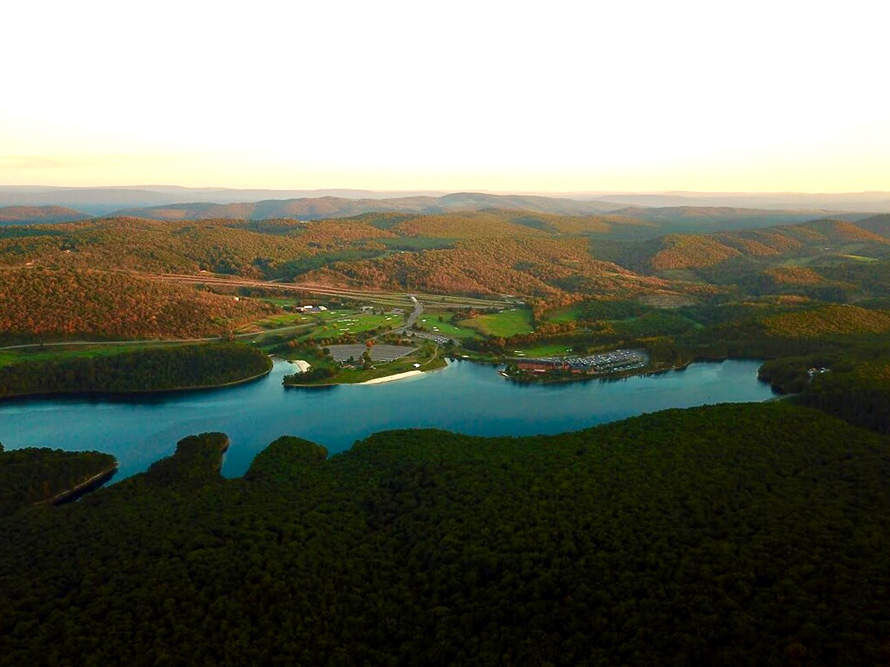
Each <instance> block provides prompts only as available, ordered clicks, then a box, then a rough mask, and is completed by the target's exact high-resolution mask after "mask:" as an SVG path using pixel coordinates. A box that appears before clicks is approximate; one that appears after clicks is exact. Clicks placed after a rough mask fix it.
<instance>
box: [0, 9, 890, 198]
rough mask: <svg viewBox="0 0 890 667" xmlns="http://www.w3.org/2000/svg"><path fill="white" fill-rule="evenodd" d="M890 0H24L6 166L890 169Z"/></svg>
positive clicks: (789, 178) (511, 179)
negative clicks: (887, 11)
mask: <svg viewBox="0 0 890 667" xmlns="http://www.w3.org/2000/svg"><path fill="white" fill-rule="evenodd" d="M883 4H884V3H883V2H882V0H871V1H868V2H864V1H857V0H849V1H847V2H844V3H813V2H796V1H795V2H792V1H785V0H771V1H770V2H761V1H759V0H748V1H746V2H735V1H725V2H713V0H710V1H708V2H697V1H696V2H691V1H687V0H673V1H672V2H664V1H663V0H659V1H655V2H648V1H644V0H638V1H636V2H615V1H614V0H611V1H609V2H602V1H598V0H597V1H588V2H559V1H554V0H550V1H548V2H546V3H545V2H540V1H539V2H522V1H521V0H514V1H513V2H485V1H484V0H476V1H475V2H464V1H463V0H455V1H452V2H448V3H424V2H416V0H415V1H412V2H387V1H386V0H377V1H375V2H367V1H363V2H318V1H313V2H304V1H291V2H287V3H278V2H264V1H262V0H254V1H253V2H250V3H246V2H238V3H235V2H227V1H225V0H216V1H215V2H202V1H190V0H178V1H176V2H167V1H166V0H153V1H152V2H142V1H133V2H119V1H115V2H105V1H98V0H78V1H77V2H70V0H65V1H50V2H46V1H44V2H41V1H40V0H27V1H24V0H10V2H9V3H6V4H5V5H4V10H3V13H2V14H3V17H2V18H3V23H4V24H5V27H4V31H3V32H4V36H3V39H2V40H0V58H2V61H0V62H3V63H4V65H3V77H2V89H0V184H6V185H22V184H36V185H67V186H96V185H136V184H149V183H155V184H157V183H163V184H175V185H184V186H200V187H204V186H219V187H268V188H292V189H310V188H341V187H342V188H363V189H376V190H486V191H491V192H607V191H613V192H619V191H650V192H652V191H668V190H693V191H733V192H742V191H759V192H779V191H798V192H856V191H865V190H890V86H888V85H887V72H886V67H887V64H888V60H887V54H886V22H885V20H884V13H883V12H882V11H881V9H882V5H883Z"/></svg>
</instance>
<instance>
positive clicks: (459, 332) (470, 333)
mask: <svg viewBox="0 0 890 667" xmlns="http://www.w3.org/2000/svg"><path fill="white" fill-rule="evenodd" d="M418 324H420V325H422V326H423V327H425V329H426V331H427V332H428V333H434V334H442V335H443V336H448V337H449V338H479V332H478V331H475V330H473V329H467V328H464V327H459V326H457V325H455V324H452V323H451V322H449V321H447V320H443V321H442V322H440V321H439V318H438V317H437V316H435V315H433V316H430V317H424V318H421V320H420V322H418ZM433 327H435V328H436V329H438V331H436V330H435V329H434V328H433Z"/></svg>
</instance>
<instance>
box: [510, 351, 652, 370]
mask: <svg viewBox="0 0 890 667" xmlns="http://www.w3.org/2000/svg"><path fill="white" fill-rule="evenodd" d="M648 361H649V359H648V357H647V356H646V353H645V352H644V351H643V350H613V351H611V352H603V353H601V354H591V355H589V356H585V357H542V358H540V359H517V360H516V367H517V368H518V369H519V370H521V371H528V372H531V373H548V372H552V371H567V372H569V373H578V374H587V375H595V374H598V373H619V372H622V371H630V370H635V369H638V368H643V367H644V366H645V365H646V364H647V363H648Z"/></svg>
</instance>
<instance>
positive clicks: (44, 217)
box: [0, 206, 91, 225]
mask: <svg viewBox="0 0 890 667" xmlns="http://www.w3.org/2000/svg"><path fill="white" fill-rule="evenodd" d="M89 217H91V216H89V215H87V214H86V213H82V212H81V211H76V210H74V209H73V208H66V207H64V206H4V207H0V225H30V224H45V223H49V222H74V221H75V220H84V219H86V218H89Z"/></svg>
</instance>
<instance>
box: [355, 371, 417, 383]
mask: <svg viewBox="0 0 890 667" xmlns="http://www.w3.org/2000/svg"><path fill="white" fill-rule="evenodd" d="M423 373H424V371H419V370H413V371H405V372H404V373H396V374H395V375H384V376H383V377H379V378H372V379H370V380H365V381H364V382H356V383H355V384H356V385H358V386H361V385H368V384H383V383H385V382H395V381H396V380H406V379H408V378H410V377H417V376H418V375H423Z"/></svg>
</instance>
